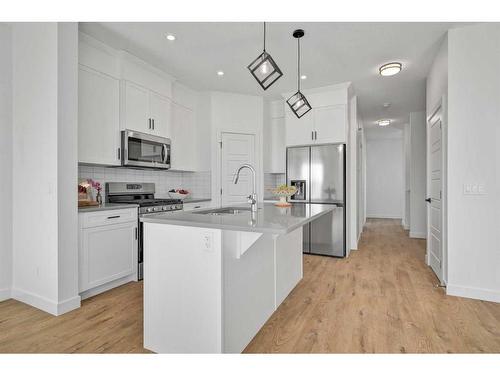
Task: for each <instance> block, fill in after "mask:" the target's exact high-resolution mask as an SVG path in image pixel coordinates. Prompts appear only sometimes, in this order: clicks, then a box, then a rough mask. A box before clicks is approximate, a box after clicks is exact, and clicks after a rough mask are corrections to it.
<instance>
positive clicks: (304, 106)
mask: <svg viewBox="0 0 500 375" xmlns="http://www.w3.org/2000/svg"><path fill="white" fill-rule="evenodd" d="M292 35H293V37H294V38H296V39H297V92H296V93H295V94H293V95H292V96H291V97H290V98H288V100H287V101H286V102H287V103H288V105H289V106H290V109H291V110H292V112H293V113H295V116H297V117H298V118H301V117H302V116H304V115H305V114H306V113H307V112H309V111H310V110H311V105H310V104H309V102H308V101H307V99H306V97H305V96H304V94H302V93H301V92H300V38H302V37H303V36H304V30H301V29H298V30H295V31H294V32H293V34H292Z"/></svg>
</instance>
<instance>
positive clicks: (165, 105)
mask: <svg viewBox="0 0 500 375" xmlns="http://www.w3.org/2000/svg"><path fill="white" fill-rule="evenodd" d="M149 110H150V117H151V123H152V128H153V132H152V134H156V135H160V136H162V137H170V136H171V135H172V134H171V131H170V123H171V111H172V106H171V102H170V99H168V98H165V97H163V96H161V95H158V94H156V93H154V92H150V94H149Z"/></svg>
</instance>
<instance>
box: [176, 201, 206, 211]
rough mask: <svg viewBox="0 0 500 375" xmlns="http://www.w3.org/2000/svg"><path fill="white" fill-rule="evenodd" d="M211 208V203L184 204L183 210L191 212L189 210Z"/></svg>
mask: <svg viewBox="0 0 500 375" xmlns="http://www.w3.org/2000/svg"><path fill="white" fill-rule="evenodd" d="M211 206H212V201H205V202H193V203H184V205H183V210H184V211H191V210H197V209H199V208H209V207H211Z"/></svg>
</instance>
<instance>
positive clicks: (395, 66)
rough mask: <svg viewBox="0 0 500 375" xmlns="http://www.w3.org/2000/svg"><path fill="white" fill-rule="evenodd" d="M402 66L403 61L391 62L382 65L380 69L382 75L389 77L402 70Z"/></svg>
mask: <svg viewBox="0 0 500 375" xmlns="http://www.w3.org/2000/svg"><path fill="white" fill-rule="evenodd" d="M402 67H403V65H402V64H401V63H398V62H391V63H388V64H385V65H382V66H381V67H380V68H379V70H378V71H379V72H380V75H381V76H385V77H387V76H393V75H394V74H398V73H399V72H400V71H401V69H402Z"/></svg>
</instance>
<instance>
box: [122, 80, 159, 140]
mask: <svg viewBox="0 0 500 375" xmlns="http://www.w3.org/2000/svg"><path fill="white" fill-rule="evenodd" d="M124 90H125V100H124V111H123V112H124V126H123V127H124V128H125V129H130V130H136V131H138V132H142V133H149V134H154V133H153V130H152V127H151V124H150V115H149V90H148V89H146V88H144V87H141V86H138V85H136V84H134V83H132V82H129V81H126V82H125V89H124Z"/></svg>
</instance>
